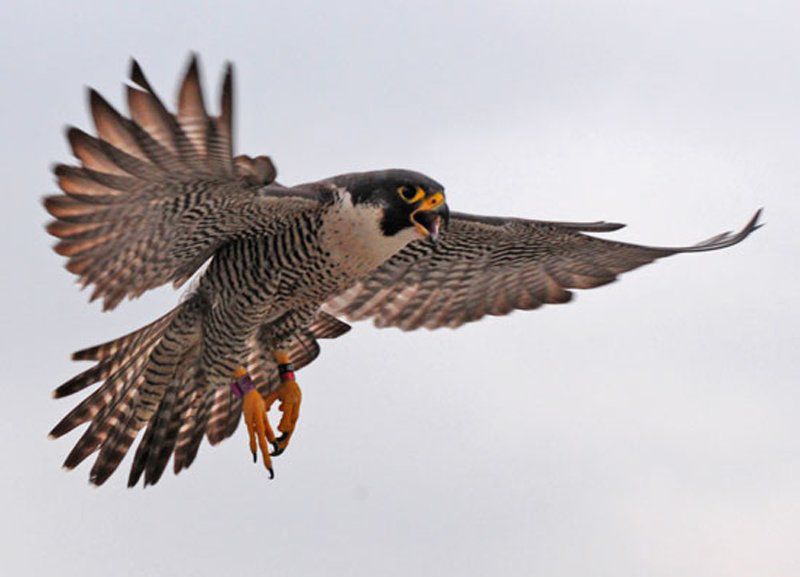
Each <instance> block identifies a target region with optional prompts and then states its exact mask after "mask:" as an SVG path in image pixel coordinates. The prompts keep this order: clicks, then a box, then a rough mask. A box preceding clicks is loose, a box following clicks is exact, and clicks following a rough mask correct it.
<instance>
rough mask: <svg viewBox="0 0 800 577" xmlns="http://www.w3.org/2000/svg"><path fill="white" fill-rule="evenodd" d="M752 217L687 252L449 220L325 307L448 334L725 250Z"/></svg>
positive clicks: (492, 221) (526, 224)
mask: <svg viewBox="0 0 800 577" xmlns="http://www.w3.org/2000/svg"><path fill="white" fill-rule="evenodd" d="M760 213H761V211H760V210H759V211H758V212H757V213H756V214H755V216H753V218H752V219H751V220H750V222H748V223H747V225H746V226H745V227H744V228H743V229H742V230H741V231H740V232H738V233H736V234H732V233H724V234H720V235H717V236H715V237H713V238H710V239H708V240H707V241H704V242H702V243H700V244H697V245H694V246H690V247H676V248H659V247H650V246H640V245H635V244H628V243H623V242H615V241H609V240H604V239H599V238H595V237H592V236H587V235H585V234H582V232H607V231H612V230H617V229H619V228H622V226H623V225H619V224H612V223H604V222H596V223H558V222H545V221H535V220H523V219H516V218H495V217H483V216H474V215H468V214H453V215H452V219H451V223H450V227H449V229H448V231H447V232H446V233H445V234H444V235H442V238H441V240H440V242H439V244H438V245H433V244H432V243H429V242H418V243H412V244H410V245H408V246H407V247H406V248H405V249H404V250H402V251H401V252H400V253H398V254H397V255H395V256H394V257H393V258H391V259H389V260H388V261H387V262H386V263H384V264H383V265H382V266H381V267H380V268H379V269H377V270H376V271H375V272H373V273H372V274H371V275H370V276H369V277H367V278H366V279H365V280H363V281H361V282H359V283H357V284H356V285H354V286H353V287H351V288H350V289H348V290H347V291H345V292H344V293H343V294H341V295H339V296H337V297H336V298H334V299H332V300H331V301H330V302H328V303H327V304H326V305H325V310H327V311H329V312H331V313H333V314H339V315H344V316H345V317H347V318H348V319H350V320H361V319H364V318H367V317H373V318H374V322H375V325H376V326H379V327H388V326H394V327H399V328H401V329H403V330H413V329H417V328H419V327H426V328H429V329H435V328H439V327H458V326H460V325H462V324H464V323H468V322H472V321H476V320H478V319H480V318H481V317H483V316H485V315H505V314H508V313H509V312H511V311H512V310H514V309H523V310H529V309H535V308H538V307H540V306H541V305H543V304H545V303H565V302H567V301H569V300H570V299H571V297H572V293H571V292H570V291H569V290H567V289H571V288H580V289H586V288H593V287H597V286H601V285H604V284H607V283H610V282H611V281H613V280H615V279H616V277H617V275H619V274H620V273H623V272H626V271H629V270H633V269H635V268H637V267H640V266H642V265H644V264H647V263H650V262H653V261H654V260H656V259H657V258H661V257H665V256H669V255H672V254H676V253H681V252H702V251H709V250H717V249H721V248H725V247H728V246H731V245H734V244H736V243H738V242H740V241H742V240H743V239H744V238H746V237H747V236H748V235H749V234H750V233H751V232H753V231H754V230H755V229H757V228H758V227H759V226H761V225H760V224H758V218H759V215H760Z"/></svg>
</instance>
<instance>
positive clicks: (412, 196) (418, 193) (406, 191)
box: [397, 186, 425, 204]
mask: <svg viewBox="0 0 800 577" xmlns="http://www.w3.org/2000/svg"><path fill="white" fill-rule="evenodd" d="M397 194H398V195H400V198H402V199H403V200H404V201H405V202H407V203H408V204H413V203H415V202H419V201H420V200H422V199H423V198H424V197H425V191H424V190H422V188H421V187H419V186H418V187H416V188H415V189H414V190H411V189H410V188H408V187H405V186H400V187H398V189H397Z"/></svg>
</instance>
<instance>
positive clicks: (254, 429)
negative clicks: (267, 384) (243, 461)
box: [237, 371, 276, 479]
mask: <svg viewBox="0 0 800 577" xmlns="http://www.w3.org/2000/svg"><path fill="white" fill-rule="evenodd" d="M237 374H238V371H237ZM245 375H246V373H245ZM239 378H240V379H241V377H239ZM268 409H269V405H267V402H266V401H265V400H264V398H263V397H262V396H261V394H260V393H259V392H258V391H257V390H256V389H250V390H249V391H247V392H246V393H245V394H244V397H243V398H242V414H243V415H244V422H245V425H247V433H248V435H249V436H250V452H251V453H253V462H254V463H255V462H256V460H257V458H258V456H257V455H258V453H257V450H258V449H260V450H261V456H262V458H263V460H264V467H266V469H267V471H269V478H270V479H272V478H274V477H275V472H274V471H273V470H272V458H271V457H270V455H269V445H268V444H267V443H268V442H269V443H272V444H274V443H275V442H276V441H275V433H274V432H273V431H272V427H271V426H270V424H269V420H267V410H268Z"/></svg>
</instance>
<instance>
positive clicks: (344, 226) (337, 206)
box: [320, 189, 420, 277]
mask: <svg viewBox="0 0 800 577" xmlns="http://www.w3.org/2000/svg"><path fill="white" fill-rule="evenodd" d="M336 196H337V200H336V202H334V203H333V205H331V206H330V208H329V209H328V210H327V212H326V214H324V215H323V217H322V228H321V231H320V244H321V247H322V249H323V250H324V251H325V252H327V253H329V254H330V255H331V260H333V261H334V262H335V263H336V264H337V265H338V266H339V267H341V269H342V271H343V272H347V273H349V274H351V275H354V276H356V277H361V276H364V275H366V274H368V273H369V272H371V271H372V270H374V269H375V268H377V267H379V266H380V265H381V264H383V263H384V262H385V261H386V260H388V259H389V258H391V257H392V256H394V255H395V254H396V253H397V252H399V251H400V250H401V249H403V247H405V246H406V245H407V244H408V243H409V242H411V241H412V240H415V239H418V238H420V235H419V234H418V233H417V232H416V231H415V230H414V228H413V227H410V228H406V229H403V230H401V231H400V232H398V233H397V234H395V235H392V236H386V235H385V234H384V233H383V231H382V230H381V226H380V223H381V219H382V218H383V209H382V208H380V207H378V206H374V205H365V204H356V205H354V204H353V201H352V198H351V196H350V193H349V192H347V191H344V190H341V189H338V190H337V191H336Z"/></svg>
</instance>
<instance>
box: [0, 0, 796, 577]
mask: <svg viewBox="0 0 800 577" xmlns="http://www.w3.org/2000/svg"><path fill="white" fill-rule="evenodd" d="M797 6H798V5H797V3H796V2H790V1H789V2H768V1H763V0H761V1H758V2H755V1H753V2H735V1H731V0H725V1H720V2H697V1H693V2H685V3H683V2H676V1H675V0H669V1H665V2H652V3H650V2H623V1H620V2H598V1H587V2H531V1H523V0H520V1H518V2H487V3H485V4H474V3H471V2H464V1H460V2H449V3H441V4H436V3H434V2H417V3H412V2H404V3H403V2H386V1H384V2H363V3H352V2H348V3H344V2H336V3H333V2H330V3H323V2H304V1H296V0H295V1H292V2H286V1H281V2H253V3H252V4H246V3H235V2H226V3H213V2H196V1H195V2H186V3H178V2H164V1H161V2H135V3H130V4H129V5H128V6H127V7H123V6H121V3H109V2H86V1H84V2H69V3H67V2H55V1H54V2H30V1H28V2H24V3H23V2H16V3H15V2H9V1H8V0H5V1H3V3H2V9H0V71H1V72H2V74H0V95H2V96H0V98H1V99H2V101H1V102H2V106H0V130H2V132H0V158H2V162H0V182H2V183H3V195H4V199H5V204H4V207H5V209H4V210H3V211H0V235H2V243H1V244H0V246H2V257H3V265H4V273H3V274H2V277H0V287H2V296H3V299H2V310H0V314H1V315H2V317H0V338H1V339H2V342H1V343H0V344H1V345H2V346H0V377H2V380H1V382H2V386H3V393H2V404H1V405H0V411H2V418H0V450H1V451H2V456H3V463H4V464H3V467H2V472H0V571H2V572H3V574H7V575H43V574H58V575H60V576H63V577H69V576H73V575H74V576H78V575H80V576H106V575H114V576H117V575H122V576H126V575H136V576H142V575H145V576H152V575H165V576H168V575H192V576H196V577H202V576H206V575H209V576H210V575H214V576H218V575H230V574H235V575H244V574H246V575H251V574H259V575H260V574H264V575H270V574H280V575H288V576H294V575H298V576H304V577H316V576H326V577H327V576H339V575H341V576H374V575H380V576H394V575H404V576H405V575H423V576H426V575H436V576H439V575H460V576H483V575H511V576H529V575H545V576H548V577H549V576H555V577H560V576H566V577H573V576H577V575H591V576H592V577H597V576H613V577H619V576H620V575H624V576H648V577H660V576H663V577H675V576H683V575H686V576H691V577H705V576H709V577H712V576H713V577H723V576H732V577H733V576H735V577H739V576H754V577H755V576H758V577H771V576H776V577H784V576H794V575H798V574H800V549H799V548H798V535H800V482H799V481H798V479H800V423H798V414H800V390H799V389H800V382H798V380H799V379H798V377H799V376H800V370H799V369H800V361H799V360H798V356H800V352H799V350H800V346H799V345H800V329H798V326H800V309H799V308H798V304H797V299H798V296H797V294H798V282H799V281H800V258H798V256H799V255H800V252H799V251H800V243H798V240H797V237H798V231H797V230H796V229H797V223H798V222H800V201H798V195H799V194H800V9H799V8H798V7H797ZM190 50H197V51H198V52H199V53H200V54H201V57H202V60H203V63H204V65H205V73H206V74H205V77H206V80H207V84H208V85H210V86H211V87H213V88H214V89H215V90H216V88H217V85H218V74H219V72H220V70H221V66H222V64H223V62H224V61H225V60H228V59H229V60H232V61H234V62H235V63H236V66H237V73H238V81H239V82H238V110H237V120H238V127H239V132H238V150H239V151H241V152H246V153H250V154H263V153H267V154H270V155H272V157H273V159H274V160H275V162H276V164H277V166H278V170H279V172H280V177H281V179H282V180H283V181H284V182H287V183H292V182H300V181H307V180H312V179H317V178H321V177H325V176H329V175H331V174H334V173H339V172H346V171H350V170H362V169H372V168H387V167H406V168H414V169H417V170H420V171H423V172H426V173H428V174H429V175H431V176H432V177H434V178H436V179H437V180H438V181H440V182H442V183H444V184H445V186H446V187H447V192H448V201H449V203H450V205H451V207H452V208H453V209H455V210H460V211H468V212H477V213H483V214H501V215H512V214H513V215H520V216H529V217H536V218H551V219H564V220H595V219H607V220H614V221H619V222H625V223H628V224H629V227H628V228H626V229H624V230H622V231H619V232H617V233H614V234H613V235H611V236H612V237H613V238H618V239H623V240H631V241H638V242H644V243H652V244H677V243H692V242H695V241H699V240H702V239H704V238H707V237H709V236H711V235H713V234H715V233H718V232H722V231H725V230H730V229H732V228H738V227H740V226H742V225H743V224H744V223H745V222H746V221H747V219H748V218H749V217H750V215H751V214H752V212H753V211H754V210H755V209H757V208H758V207H760V206H764V207H766V210H765V220H766V221H767V226H766V227H764V228H763V229H762V230H759V231H758V232H757V233H756V234H754V235H753V236H752V237H751V238H750V239H748V240H747V241H746V242H745V243H743V244H741V245H738V246H736V247H734V248H731V249H728V250H726V251H722V252H717V253H710V254H701V255H683V256H677V257H674V258H672V259H668V260H666V261H662V262H659V263H657V264H654V265H651V266H648V267H645V268H644V269H642V270H639V271H635V272H632V273H630V274H628V275H625V277H624V278H623V279H622V280H621V281H620V282H619V283H616V284H613V285H611V286H608V287H603V288H601V289H597V290H595V291H590V292H585V293H581V294H579V295H578V298H577V299H576V301H575V302H574V303H573V304H570V305H566V306H549V307H545V308H544V309H542V310H539V311H536V312H529V313H516V314H514V315H511V316H510V317H507V318H501V319H490V320H485V321H483V322H480V323H477V324H474V325H471V326H468V327H465V328H462V329H460V330H458V331H449V330H443V331H439V332H419V333H409V334H403V333H400V332H398V331H395V330H383V331H379V330H378V329H375V328H373V327H371V326H370V325H369V324H363V325H359V326H357V327H356V328H355V330H353V331H352V332H351V333H350V334H349V335H347V337H346V338H342V339H340V340H338V341H336V342H325V343H323V353H322V355H321V357H320V359H319V360H318V361H317V362H315V363H314V364H313V365H312V366H310V367H309V368H308V369H305V370H303V371H302V372H301V373H300V374H299V381H300V384H301V386H302V387H303V391H304V396H303V408H302V416H301V419H300V422H299V430H298V432H297V433H296V435H295V437H294V439H293V442H292V446H291V447H290V448H289V450H288V451H287V452H286V453H285V455H284V456H281V457H280V458H279V459H278V460H277V462H276V473H277V478H276V479H275V480H274V481H271V482H270V481H268V480H267V477H266V475H265V473H264V471H263V469H262V468H261V467H260V466H258V467H256V466H253V465H252V463H251V461H250V455H249V452H248V449H247V444H246V434H245V432H244V430H243V429H240V430H239V431H237V433H236V435H235V436H234V438H232V439H230V440H228V441H226V442H225V443H223V444H222V445H221V446H219V447H216V448H213V449H212V448H210V447H209V446H208V445H207V444H206V445H204V446H203V447H202V448H201V450H200V454H199V456H198V458H197V461H196V462H195V464H194V465H193V466H192V468H191V469H189V471H187V472H184V473H182V474H181V475H180V476H178V477H175V476H173V475H172V473H171V472H168V473H167V474H165V476H164V478H163V480H162V481H161V483H160V484H158V485H157V486H155V487H152V488H148V489H147V490H146V491H143V490H141V489H140V488H137V489H136V490H127V489H126V488H125V481H126V478H127V470H128V468H129V466H130V458H129V459H126V461H125V462H124V463H123V464H122V466H121V469H120V470H119V471H118V473H117V475H115V476H114V477H112V479H111V480H110V481H109V482H108V483H107V484H106V485H105V486H103V487H102V488H101V489H93V488H91V487H90V486H89V485H88V483H87V476H88V470H89V468H90V464H89V463H86V464H84V465H83V466H81V467H80V468H79V469H78V470H76V471H73V472H70V473H67V472H64V471H62V470H61V468H60V463H61V462H62V461H63V459H64V457H65V456H66V454H67V453H68V451H69V449H70V447H71V445H72V444H73V443H74V442H75V440H76V439H77V438H78V434H75V433H73V434H71V435H70V436H68V437H66V438H64V439H61V440H59V441H48V440H47V439H46V433H47V431H48V430H49V429H50V428H51V426H52V425H53V424H54V423H55V422H56V421H57V420H58V419H59V418H60V417H61V416H62V415H63V414H64V413H65V412H66V411H67V410H69V408H71V407H72V406H73V404H75V402H76V400H75V399H74V398H69V399H67V400H61V401H53V400H51V399H50V397H49V394H50V391H51V390H52V389H53V388H54V387H55V386H57V385H59V384H60V383H62V382H63V381H65V380H67V379H68V378H69V377H71V376H72V375H73V374H75V373H76V372H77V371H78V370H80V369H81V367H82V366H83V365H79V364H77V363H73V362H71V361H69V354H70V353H71V352H72V351H74V350H76V349H79V348H82V347H84V346H88V345H92V344H95V343H98V342H102V341H104V340H107V339H110V338H113V337H116V336H118V335H120V334H122V333H123V332H127V331H129V330H131V329H134V328H136V327H139V326H141V325H143V324H145V323H146V322H149V321H150V320H152V319H154V318H155V317H157V316H159V315H160V314H162V313H163V312H164V311H166V310H167V309H169V308H171V307H172V306H173V305H174V303H175V302H176V301H177V299H178V298H179V294H176V293H174V292H173V291H172V290H171V289H161V290H158V291H155V292H152V293H149V294H147V295H146V296H144V297H143V298H141V299H139V300H137V301H134V302H128V303H124V304H123V305H122V306H120V307H119V308H118V309H117V310H116V311H114V312H113V313H101V311H100V307H99V306H98V305H97V304H92V305H90V304H88V303H87V297H88V294H87V293H86V292H80V291H79V290H78V287H77V286H76V285H75V284H74V281H73V278H72V277H71V275H69V274H68V273H67V272H66V271H65V270H64V269H63V268H62V264H63V259H61V258H60V257H58V256H57V255H55V254H54V253H52V251H51V250H50V245H51V239H49V238H48V237H47V236H46V234H45V233H44V230H43V224H44V222H45V221H46V215H45V213H44V211H43V210H42V209H41V207H40V204H39V199H40V198H41V196H43V195H44V194H46V193H52V192H54V190H55V186H54V183H53V181H52V177H51V175H50V173H49V166H50V164H51V163H53V162H55V161H65V160H68V159H69V154H68V150H67V147H66V143H65V141H64V138H63V127H64V126H65V125H66V124H75V125H78V126H81V127H84V128H89V127H90V126H91V124H90V122H89V119H88V115H87V112H86V110H85V94H84V89H83V87H84V85H91V86H94V87H96V88H98V89H100V91H101V92H102V93H104V94H106V95H107V96H108V97H109V98H111V100H112V101H113V102H116V103H120V96H121V88H120V87H121V83H122V81H123V80H124V78H125V74H126V72H127V66H128V58H129V57H130V56H132V55H134V56H136V57H137V58H138V59H139V60H140V62H141V63H142V65H143V67H144V69H145V71H146V72H147V73H148V75H149V76H150V79H151V81H152V82H153V83H154V85H155V86H156V87H157V88H158V89H159V91H160V92H161V93H162V94H164V95H169V94H172V92H173V89H174V87H175V84H176V81H177V78H178V75H179V73H180V72H181V70H182V69H183V67H184V65H185V61H186V57H187V54H188V52H189V51H190ZM432 351H433V353H432Z"/></svg>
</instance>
